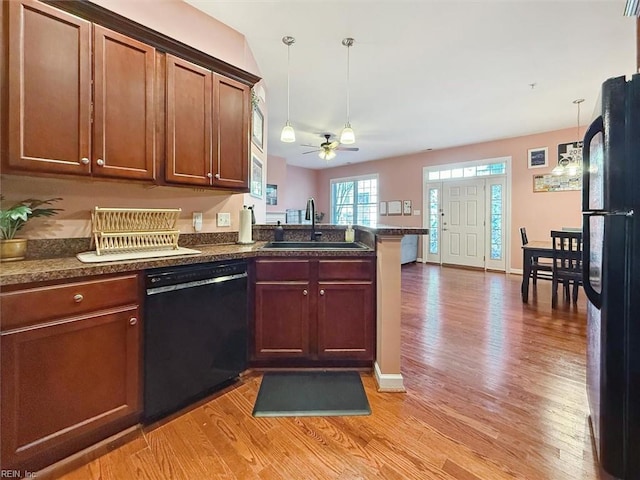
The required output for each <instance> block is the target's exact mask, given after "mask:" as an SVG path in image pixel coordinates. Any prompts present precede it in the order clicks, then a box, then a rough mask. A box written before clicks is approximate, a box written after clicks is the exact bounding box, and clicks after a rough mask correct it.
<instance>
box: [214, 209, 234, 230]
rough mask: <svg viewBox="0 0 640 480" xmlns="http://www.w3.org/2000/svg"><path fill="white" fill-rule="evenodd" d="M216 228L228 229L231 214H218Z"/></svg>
mask: <svg viewBox="0 0 640 480" xmlns="http://www.w3.org/2000/svg"><path fill="white" fill-rule="evenodd" d="M217 219H218V226H219V227H230V226H231V214H230V213H228V212H225V213H218V214H217Z"/></svg>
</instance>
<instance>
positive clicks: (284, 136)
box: [280, 36, 296, 143]
mask: <svg viewBox="0 0 640 480" xmlns="http://www.w3.org/2000/svg"><path fill="white" fill-rule="evenodd" d="M282 43H284V44H285V45H286V46H287V123H285V124H284V127H283V128H282V133H281V134H280V141H282V142H286V143H293V142H295V141H296V132H295V131H294V130H293V127H292V126H291V123H290V122H289V80H290V79H289V77H290V76H291V65H290V64H291V45H293V44H294V43H296V39H295V38H293V37H289V36H286V37H282Z"/></svg>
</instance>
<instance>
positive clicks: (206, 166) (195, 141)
mask: <svg viewBox="0 0 640 480" xmlns="http://www.w3.org/2000/svg"><path fill="white" fill-rule="evenodd" d="M166 78H167V84H166V117H167V130H166V139H167V140H166V142H167V145H166V164H165V178H166V180H167V182H176V183H186V184H193V185H211V179H212V178H213V172H212V163H211V153H212V144H211V133H212V131H211V121H212V109H211V106H212V104H211V95H212V73H211V72H210V71H209V70H207V69H205V68H202V67H199V66H197V65H194V64H192V63H190V62H187V61H185V60H181V59H179V58H177V57H174V56H172V55H167V74H166Z"/></svg>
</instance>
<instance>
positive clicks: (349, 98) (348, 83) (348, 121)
mask: <svg viewBox="0 0 640 480" xmlns="http://www.w3.org/2000/svg"><path fill="white" fill-rule="evenodd" d="M349 50H351V45H347V125H351V120H350V118H349V103H350V101H351V97H350V95H349V85H350V79H349V64H350V62H349Z"/></svg>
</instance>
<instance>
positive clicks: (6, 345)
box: [0, 275, 141, 472]
mask: <svg viewBox="0 0 640 480" xmlns="http://www.w3.org/2000/svg"><path fill="white" fill-rule="evenodd" d="M109 282H110V284H111V286H115V287H118V286H120V287H125V286H127V285H129V286H131V287H133V288H134V289H135V290H134V291H133V292H130V293H131V294H133V295H135V293H136V292H137V277H136V276H135V275H132V276H126V277H121V278H116V279H109ZM118 284H120V285H118ZM70 286H71V288H70ZM73 287H75V288H73ZM101 291H102V290H101V287H100V282H95V281H89V282H86V283H83V282H77V283H69V284H64V285H60V286H58V285H55V286H47V287H40V288H35V289H31V290H22V291H18V292H10V293H5V292H3V293H2V298H0V301H2V300H3V299H4V297H5V296H10V297H11V299H10V300H8V301H7V304H12V303H15V302H16V299H20V300H22V301H23V302H24V303H23V305H24V309H25V310H39V309H41V310H46V305H42V304H41V305H37V304H34V303H33V300H34V299H42V298H44V297H46V296H47V295H49V296H57V295H69V299H68V300H69V302H68V303H69V309H68V312H69V316H65V315H64V314H63V313H62V312H58V316H57V318H49V319H47V321H45V322H43V323H36V324H28V325H26V326H19V327H17V328H10V329H8V330H4V326H3V331H2V333H1V335H0V342H1V345H0V349H1V351H0V354H1V360H2V363H1V375H2V386H1V388H2V400H1V402H2V405H1V407H2V412H1V414H0V420H1V423H0V428H1V434H2V465H1V468H2V469H3V471H4V470H23V471H25V470H26V471H31V472H33V471H37V470H39V469H41V468H44V467H46V466H48V465H50V464H52V463H54V462H56V461H58V460H60V459H62V458H65V457H67V456H69V455H70V454H73V453H75V452H77V451H79V450H82V449H83V448H86V447H88V446H90V445H92V444H93V443H96V442H98V441H100V440H103V439H105V438H107V437H109V436H111V435H113V434H116V433H118V432H120V431H122V430H124V429H125V428H127V427H129V426H131V425H135V424H136V423H137V422H138V420H139V414H140V406H141V402H140V396H141V395H140V393H141V392H140V387H139V385H140V322H139V321H138V320H139V308H138V305H137V303H134V304H127V305H121V306H117V307H110V308H106V309H102V310H98V311H93V312H86V313H83V314H79V315H74V314H73V309H74V308H75V306H76V305H77V304H82V302H84V301H85V300H86V301H87V302H89V303H91V302H95V301H96V299H95V297H96V296H97V295H99V294H100V293H99V292H101ZM43 296H44V297H43ZM124 300H125V301H129V300H130V299H129V298H125V299H124ZM111 302H112V303H113V300H111ZM97 303H99V301H97ZM3 307H4V305H3ZM54 308H56V307H54ZM62 310H64V309H62ZM6 311H7V309H5V308H3V313H5V312H6ZM5 320H7V319H6V318H3V325H5ZM20 323H21V322H20V321H19V320H16V319H12V321H11V322H7V324H13V325H19V324H20Z"/></svg>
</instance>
